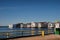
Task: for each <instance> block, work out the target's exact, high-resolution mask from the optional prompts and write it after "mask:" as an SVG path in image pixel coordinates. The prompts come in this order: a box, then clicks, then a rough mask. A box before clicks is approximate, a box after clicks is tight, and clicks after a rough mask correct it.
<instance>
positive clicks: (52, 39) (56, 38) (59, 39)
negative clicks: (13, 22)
mask: <svg viewBox="0 0 60 40" xmlns="http://www.w3.org/2000/svg"><path fill="white" fill-rule="evenodd" d="M9 40H60V35H46V36H44V37H42V36H33V37H24V38H15V39H9Z"/></svg>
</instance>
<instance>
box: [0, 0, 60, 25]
mask: <svg viewBox="0 0 60 40" xmlns="http://www.w3.org/2000/svg"><path fill="white" fill-rule="evenodd" d="M55 20H60V0H0V25H9V24H16V23H21V22H24V23H25V22H41V21H46V22H54V21H55Z"/></svg>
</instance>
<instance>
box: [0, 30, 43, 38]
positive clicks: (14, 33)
mask: <svg viewBox="0 0 60 40" xmlns="http://www.w3.org/2000/svg"><path fill="white" fill-rule="evenodd" d="M38 34H42V36H44V31H38V33H36V31H34V30H31V31H29V30H12V31H10V32H1V33H0V37H1V36H3V37H2V38H14V37H20V36H31V35H38Z"/></svg>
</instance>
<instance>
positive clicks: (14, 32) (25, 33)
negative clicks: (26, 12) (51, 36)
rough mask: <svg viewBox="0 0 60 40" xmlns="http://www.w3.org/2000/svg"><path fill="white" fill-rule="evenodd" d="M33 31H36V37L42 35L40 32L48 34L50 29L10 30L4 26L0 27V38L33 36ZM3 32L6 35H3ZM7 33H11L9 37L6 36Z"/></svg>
mask: <svg viewBox="0 0 60 40" xmlns="http://www.w3.org/2000/svg"><path fill="white" fill-rule="evenodd" d="M22 30H23V31H22ZM32 30H33V31H35V32H34V33H33V34H34V35H38V34H41V32H39V31H45V34H48V28H13V29H9V28H8V26H3V27H0V34H1V35H0V38H13V37H18V36H30V35H32ZM2 32H4V33H2ZM6 32H8V33H9V36H6V35H7V34H6ZM4 34H5V35H4Z"/></svg>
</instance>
